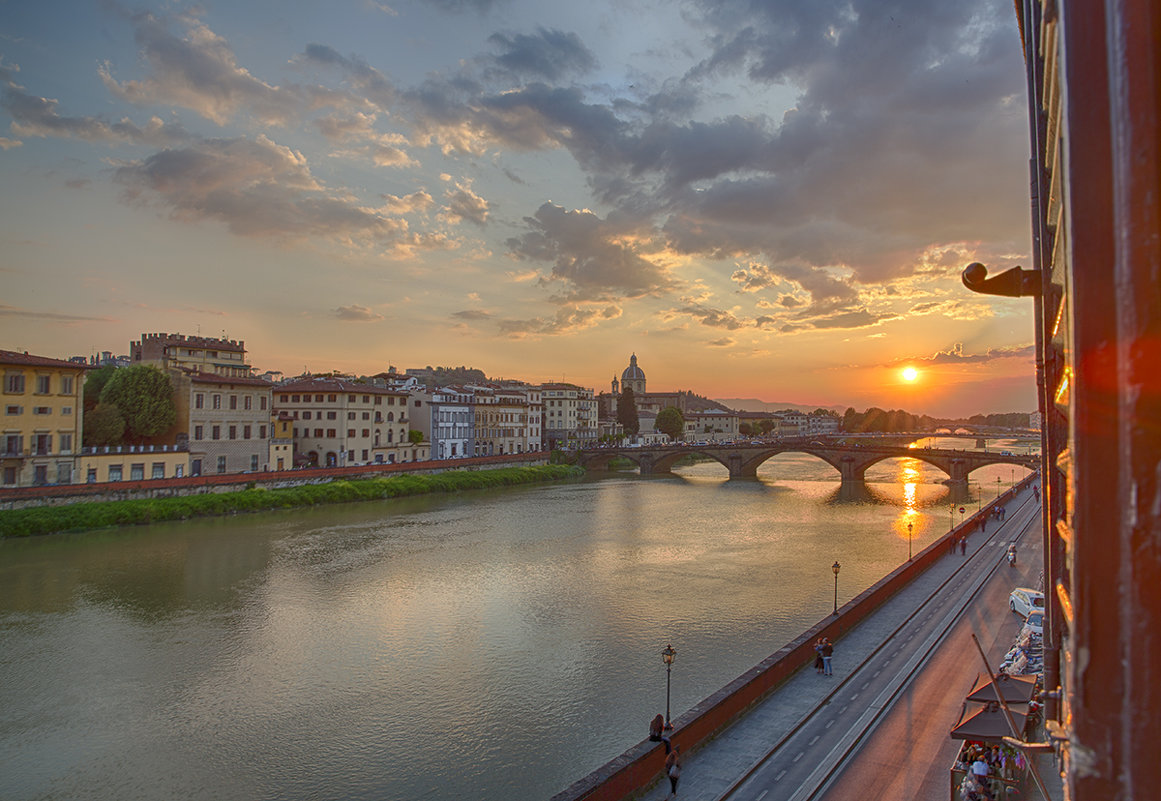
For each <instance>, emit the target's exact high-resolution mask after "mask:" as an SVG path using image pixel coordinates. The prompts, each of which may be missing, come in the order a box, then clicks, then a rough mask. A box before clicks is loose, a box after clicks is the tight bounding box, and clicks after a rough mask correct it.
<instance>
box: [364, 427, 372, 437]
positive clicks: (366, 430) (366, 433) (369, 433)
mask: <svg viewBox="0 0 1161 801" xmlns="http://www.w3.org/2000/svg"><path fill="white" fill-rule="evenodd" d="M363 436H364V437H369V436H371V429H369V428H364V429H363Z"/></svg>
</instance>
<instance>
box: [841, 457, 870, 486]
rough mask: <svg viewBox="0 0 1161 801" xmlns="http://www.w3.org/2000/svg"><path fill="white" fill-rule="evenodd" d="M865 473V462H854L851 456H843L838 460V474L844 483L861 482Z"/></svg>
mask: <svg viewBox="0 0 1161 801" xmlns="http://www.w3.org/2000/svg"><path fill="white" fill-rule="evenodd" d="M866 473H867V465H866V463H865V462H863V463H859V462H856V461H855V457H853V456H844V457H842V458H841V459H840V460H839V475H840V476H841V477H842V482H843V483H844V484H862V483H863V479H864V478H865V477H866Z"/></svg>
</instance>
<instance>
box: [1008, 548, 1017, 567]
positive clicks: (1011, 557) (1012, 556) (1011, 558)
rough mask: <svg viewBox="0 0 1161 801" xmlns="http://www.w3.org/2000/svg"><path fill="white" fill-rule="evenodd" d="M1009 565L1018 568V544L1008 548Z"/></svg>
mask: <svg viewBox="0 0 1161 801" xmlns="http://www.w3.org/2000/svg"><path fill="white" fill-rule="evenodd" d="M1008 565H1009V566H1010V567H1015V566H1016V544H1015V543H1012V544H1011V545H1009V546H1008Z"/></svg>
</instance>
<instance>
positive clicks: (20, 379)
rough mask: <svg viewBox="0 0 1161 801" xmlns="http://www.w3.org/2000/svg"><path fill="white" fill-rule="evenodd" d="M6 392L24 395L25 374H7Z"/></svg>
mask: <svg viewBox="0 0 1161 801" xmlns="http://www.w3.org/2000/svg"><path fill="white" fill-rule="evenodd" d="M4 391H5V392H12V393H15V394H17V395H23V394H24V373H7V374H6V375H5V376H4Z"/></svg>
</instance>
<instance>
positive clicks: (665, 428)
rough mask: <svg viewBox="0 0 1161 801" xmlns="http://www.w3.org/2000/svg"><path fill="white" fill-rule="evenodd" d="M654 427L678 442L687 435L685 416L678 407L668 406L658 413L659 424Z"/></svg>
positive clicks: (656, 423)
mask: <svg viewBox="0 0 1161 801" xmlns="http://www.w3.org/2000/svg"><path fill="white" fill-rule="evenodd" d="M653 427H654V428H656V429H657V430H658V431H660V432H661V433H662V434H668V435H669V438H670V439H671V440H673V441H674V442H676V441H677V440H679V439H682V438H683V436H684V434H685V415H683V414H682V413H681V409H678V408H677V407H676V406H666V407H665V408H664V409H662V410H661V411H659V412H658V413H657V422H655V423H654V424H653Z"/></svg>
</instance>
